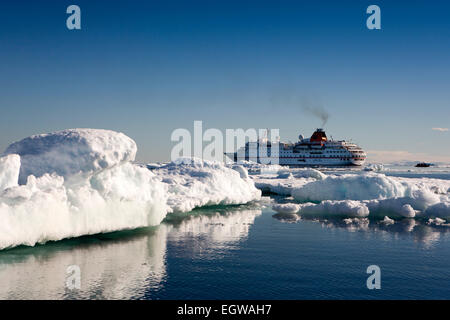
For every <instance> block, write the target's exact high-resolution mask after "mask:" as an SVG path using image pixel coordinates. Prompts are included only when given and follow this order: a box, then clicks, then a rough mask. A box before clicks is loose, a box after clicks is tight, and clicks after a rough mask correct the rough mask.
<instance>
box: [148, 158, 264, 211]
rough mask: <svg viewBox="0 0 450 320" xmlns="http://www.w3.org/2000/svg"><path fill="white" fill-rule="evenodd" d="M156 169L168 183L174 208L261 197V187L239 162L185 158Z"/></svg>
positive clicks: (226, 203) (171, 204) (159, 175)
mask: <svg viewBox="0 0 450 320" xmlns="http://www.w3.org/2000/svg"><path fill="white" fill-rule="evenodd" d="M152 172H153V173H154V174H155V175H156V176H157V177H159V178H160V179H161V181H162V182H163V183H164V184H165V185H166V186H167V189H168V201H167V204H168V205H169V208H170V209H169V211H170V212H187V211H191V210H192V209H194V208H197V207H203V206H211V205H233V204H242V203H247V202H250V201H255V200H259V199H261V191H260V190H258V189H257V188H256V187H255V184H254V182H253V180H252V179H250V178H249V177H248V174H247V170H246V169H245V168H244V167H242V166H239V165H238V166H233V167H232V168H229V167H227V166H225V165H223V164H222V163H219V162H214V161H206V160H200V159H195V158H193V159H191V158H181V159H178V160H176V161H173V162H170V163H168V164H166V165H163V166H160V167H155V168H152Z"/></svg>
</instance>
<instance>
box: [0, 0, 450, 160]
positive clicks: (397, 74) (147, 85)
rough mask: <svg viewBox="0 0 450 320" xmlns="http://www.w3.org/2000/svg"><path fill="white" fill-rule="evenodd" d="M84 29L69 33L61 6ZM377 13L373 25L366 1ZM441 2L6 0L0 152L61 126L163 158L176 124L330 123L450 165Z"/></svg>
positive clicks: (401, 153) (0, 17)
mask: <svg viewBox="0 0 450 320" xmlns="http://www.w3.org/2000/svg"><path fill="white" fill-rule="evenodd" d="M71 4H77V5H79V6H80V8H81V26H82V29H81V30H75V31H70V30H68V29H67V28H66V18H67V17H68V15H67V14H66V8H67V6H69V5H71ZM371 4H377V5H378V6H379V7H380V8H381V27H382V29H381V30H368V29H367V28H366V19H367V17H368V15H367V14H366V13H365V11H366V8H367V7H368V6H369V5H371ZM449 12H450V3H449V2H446V1H441V2H440V1H433V2H430V1H230V0H228V1H219V0H216V1H212V0H210V1H193V0H192V1H92V0H91V1H63V0H60V1H39V2H37V1H10V0H6V1H2V2H1V3H0V24H1V28H0V88H2V89H1V94H0V108H1V117H0V128H1V131H0V149H1V150H4V149H5V148H6V146H7V145H8V144H9V143H11V142H12V141H15V140H19V139H22V138H24V137H26V136H29V135H32V134H36V133H44V132H50V131H55V130H60V129H65V128H75V127H92V128H104V129H112V130H116V131H121V132H124V133H126V134H127V135H129V136H130V137H132V138H133V139H134V140H135V141H136V142H137V144H138V148H139V152H138V160H139V161H161V160H168V159H169V157H170V151H171V148H172V146H173V145H174V143H172V142H171V141H170V134H171V132H172V131H173V130H174V129H176V128H187V129H189V130H192V128H193V121H194V120H202V121H203V125H204V127H205V128H219V129H225V128H279V129H280V134H281V138H282V140H295V139H296V137H297V136H298V134H299V133H302V134H304V135H306V136H308V135H310V134H311V133H312V131H313V130H314V129H315V128H316V127H320V126H321V121H320V120H319V119H316V118H314V117H313V116H311V115H310V114H308V113H306V112H304V110H303V109H302V104H304V103H305V101H308V103H309V104H311V105H313V106H314V105H315V106H322V107H323V108H324V109H325V110H327V111H328V113H329V115H330V117H329V120H328V122H327V124H326V125H325V129H326V130H327V132H328V133H329V134H331V135H333V137H334V138H346V139H350V138H352V139H353V141H355V142H357V143H358V144H360V145H361V146H362V147H363V148H364V149H365V150H368V151H369V156H370V157H371V158H372V160H373V161H390V160H394V159H395V160H401V159H405V160H424V161H449V162H450V139H449V138H450V132H449V131H437V130H432V128H448V127H450V124H449V122H450V121H449V120H450V59H449V52H450V19H449V18H448V13H449Z"/></svg>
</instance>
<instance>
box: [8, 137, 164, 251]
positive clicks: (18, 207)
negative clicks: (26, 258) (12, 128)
mask: <svg viewBox="0 0 450 320" xmlns="http://www.w3.org/2000/svg"><path fill="white" fill-rule="evenodd" d="M11 152H17V153H18V154H19V155H11V154H9V153H11ZM5 153H6V154H9V155H7V156H5V157H3V158H0V164H2V165H1V167H0V169H1V171H0V177H1V179H0V181H1V185H0V186H1V189H0V249H3V248H6V247H12V246H17V245H34V244H36V243H44V242H46V241H49V240H60V239H63V238H69V237H76V236H81V235H88V234H95V233H101V232H109V231H116V230H122V229H132V228H137V227H144V226H151V225H157V224H159V223H160V222H161V221H162V220H163V219H164V217H165V216H166V213H167V204H166V200H167V194H166V187H165V185H164V184H163V183H161V182H160V181H159V179H158V178H157V177H155V175H154V174H153V173H151V172H150V171H148V170H147V169H145V168H141V167H139V166H137V165H134V164H132V163H131V162H130V161H132V160H134V156H135V154H136V144H135V143H134V141H133V140H131V139H130V138H128V137H127V136H125V135H124V134H122V133H117V132H113V131H107V130H94V129H72V130H65V131H61V132H55V133H51V134H46V135H38V136H33V137H30V138H26V139H24V140H22V141H19V142H16V143H13V144H12V145H10V146H9V147H8V148H7V150H6V152H5ZM19 167H20V175H19ZM19 182H20V184H19Z"/></svg>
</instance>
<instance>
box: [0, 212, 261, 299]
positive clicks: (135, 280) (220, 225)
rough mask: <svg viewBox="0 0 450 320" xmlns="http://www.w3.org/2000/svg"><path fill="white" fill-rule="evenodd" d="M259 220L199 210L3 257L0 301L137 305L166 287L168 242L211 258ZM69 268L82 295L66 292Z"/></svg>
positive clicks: (5, 253) (245, 214)
mask: <svg viewBox="0 0 450 320" xmlns="http://www.w3.org/2000/svg"><path fill="white" fill-rule="evenodd" d="M260 214H261V210H260V209H248V208H246V207H245V206H241V207H232V208H215V209H203V210H198V211H194V212H193V213H190V214H182V215H173V216H171V217H170V218H169V219H168V220H167V222H165V223H163V224H161V225H160V226H158V227H153V228H144V229H139V230H135V231H125V232H116V233H111V234H104V235H97V236H91V237H82V238H77V239H71V240H64V241H59V242H54V243H48V244H46V245H42V246H36V247H20V248H14V249H11V250H5V251H1V252H0V299H87V298H91V299H92V298H95V299H133V298H134V299H136V298H137V299H139V298H142V297H143V296H144V293H145V291H148V290H150V291H155V290H158V289H160V288H161V287H162V286H163V285H164V281H165V279H166V277H167V274H166V261H165V256H166V251H167V243H168V242H173V243H174V244H182V247H183V248H184V249H185V250H184V254H187V255H198V254H202V255H209V257H211V258H214V257H217V255H218V254H226V252H227V250H228V249H229V248H231V247H232V246H233V245H234V244H236V243H238V242H239V241H240V240H242V239H244V238H245V237H246V236H247V235H248V232H249V228H250V225H251V224H253V222H254V219H255V217H256V216H258V215H260ZM70 265H77V266H79V267H80V270H81V289H80V290H69V289H67V288H66V279H67V276H68V274H67V273H66V270H67V267H68V266H70Z"/></svg>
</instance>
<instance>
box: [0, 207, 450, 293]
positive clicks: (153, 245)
mask: <svg viewBox="0 0 450 320" xmlns="http://www.w3.org/2000/svg"><path fill="white" fill-rule="evenodd" d="M274 218H276V219H274ZM280 221H282V222H296V223H280ZM315 222H319V223H313V222H312V221H310V220H304V219H299V218H298V217H294V216H289V215H279V214H274V212H273V211H272V210H271V209H269V208H265V207H262V206H260V205H257V204H253V205H247V206H233V207H227V208H221V207H216V208H209V209H202V210H195V211H193V212H191V213H189V214H173V215H171V216H170V217H169V218H167V219H166V220H165V222H164V223H163V224H161V225H160V226H158V227H153V228H143V229H139V230H134V231H124V232H116V233H110V234H104V235H96V236H89V237H82V238H77V239H71V240H65V241H59V242H54V243H49V244H46V245H40V246H36V247H21V248H15V249H11V250H4V251H2V252H0V298H1V299H183V298H184V299H197V298H198V299H204V298H208V297H209V298H217V299H227V298H228V299H262V298H266V299H302V298H303V299H305V298H306V299H315V298H318V299H328V298H361V299H365V298H373V297H378V298H380V294H378V296H376V295H375V294H376V293H374V292H373V290H372V291H371V290H367V288H366V287H365V277H366V273H365V270H366V268H367V266H368V265H370V264H373V263H375V264H380V265H381V267H382V269H383V270H387V271H386V273H385V274H386V276H388V275H389V270H393V269H395V268H397V269H401V270H403V269H405V270H406V271H407V272H405V273H401V272H399V273H396V274H395V276H391V278H390V279H389V281H387V280H386V281H384V282H383V286H384V287H383V289H384V290H382V291H383V294H384V295H383V296H382V297H383V298H405V297H408V298H444V297H449V295H448V293H449V292H448V291H446V290H444V289H442V286H441V287H440V288H441V289H436V290H435V288H438V286H439V284H440V283H442V281H443V280H444V279H445V278H448V277H450V272H449V271H448V268H447V266H448V262H449V256H448V254H444V253H445V252H450V251H449V250H447V249H448V247H449V242H448V241H447V239H448V237H447V235H448V231H447V230H448V229H449V228H448V227H447V226H431V225H427V224H426V223H425V222H420V223H419V222H417V221H415V220H413V219H404V220H402V221H397V222H395V223H392V222H389V221H387V222H383V223H382V222H380V221H378V222H373V221H368V220H367V219H359V220H355V219H347V220H343V219H340V220H335V221H332V220H315ZM417 243H420V245H417ZM71 265H76V266H79V268H80V271H81V288H80V289H79V290H77V289H75V290H70V289H68V288H67V285H66V282H67V277H68V274H67V267H68V266H71ZM430 265H431V266H432V267H433V269H434V270H435V271H436V272H433V274H430V273H427V268H428V267H429V266H430ZM441 267H442V268H441ZM408 268H413V269H411V270H409V269H408ZM441 269H442V270H441ZM280 270H282V271H283V272H280ZM395 277H397V278H395ZM405 277H406V278H405ZM418 277H421V278H422V279H423V280H424V281H423V285H421V288H419V289H417V290H415V291H411V290H407V288H403V287H404V286H403V285H404V284H405V283H410V282H408V281H410V280H411V281H412V280H413V279H415V278H418ZM427 277H430V278H429V279H428V278H427ZM327 279H334V280H333V281H330V280H327ZM425 280H426V281H425ZM389 286H391V288H390V287H389ZM343 288H344V289H345V290H344V289H343ZM402 288H403V289H402ZM420 290H423V292H422V291H420ZM430 290H431V292H432V294H431V295H430ZM433 290H434V291H433ZM439 290H440V291H439Z"/></svg>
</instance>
